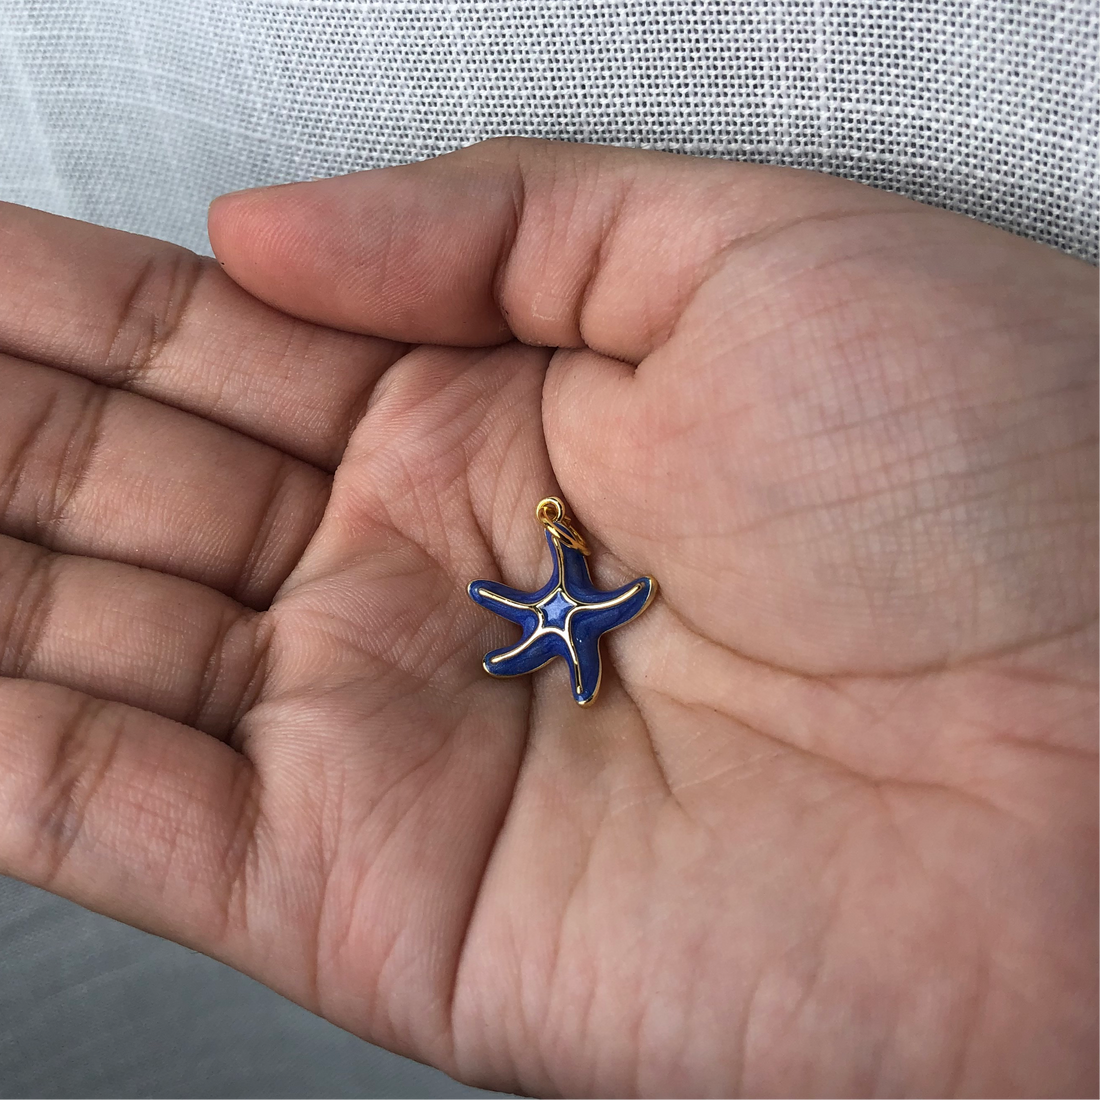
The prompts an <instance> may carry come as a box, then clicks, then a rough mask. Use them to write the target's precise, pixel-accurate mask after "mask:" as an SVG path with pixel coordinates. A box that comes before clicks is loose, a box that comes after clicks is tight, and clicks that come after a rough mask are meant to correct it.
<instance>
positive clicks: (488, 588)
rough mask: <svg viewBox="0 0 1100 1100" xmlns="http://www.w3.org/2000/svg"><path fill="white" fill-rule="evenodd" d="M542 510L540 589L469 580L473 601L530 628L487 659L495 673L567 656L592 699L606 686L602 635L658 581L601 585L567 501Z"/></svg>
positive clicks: (579, 688)
mask: <svg viewBox="0 0 1100 1100" xmlns="http://www.w3.org/2000/svg"><path fill="white" fill-rule="evenodd" d="M535 515H536V516H537V517H538V520H539V522H540V523H541V524H542V525H543V527H545V528H546V542H547V545H548V546H549V547H550V556H551V559H552V564H553V572H552V573H551V574H550V579H549V580H548V581H547V582H546V583H545V584H544V585H543V586H542V587H541V588H540V589H539V590H538V591H537V592H519V591H517V590H516V589H515V588H509V587H508V586H507V585H503V584H498V583H497V582H496V581H471V582H470V585H469V587H468V588H467V591H468V592H469V594H470V599H471V600H473V601H474V603H477V604H480V605H481V606H482V607H484V608H486V609H488V610H489V611H494V612H496V614H498V615H501V616H503V617H504V618H505V619H510V620H511V621H512V622H514V623H518V624H519V625H520V626H521V627H522V628H523V636H522V637H521V638H520V640H519V641H518V642H517V643H516V644H515V645H513V646H508V647H506V648H505V649H496V650H493V652H492V653H487V654H486V655H485V660H484V661H483V662H482V666H483V667H484V669H485V671H486V672H488V673H489V675H490V676H523V675H524V674H525V673H528V672H534V671H535V670H536V669H539V668H542V666H543V665H545V664H546V663H547V662H549V661H552V660H553V659H554V658H555V657H562V658H564V660H565V662H566V663H567V664H568V665H569V667H570V670H571V672H572V679H573V698H574V699H575V700H576V701H577V702H578V703H580V705H581V706H582V707H586V706H588V705H589V704H590V703H592V702H593V701H594V700H595V698H596V693H597V692H598V691H599V690H600V674H601V671H602V662H601V660H600V635H601V634H604V633H605V632H606V631H608V630H614V629H615V627H617V626H623V625H624V624H625V623H628V622H630V620H631V619H634V618H637V616H639V615H640V614H641V613H642V612H643V611H644V610H645V609H646V608H647V607H648V606H649V604H650V602H651V601H652V599H653V597H654V595H655V594H656V592H657V582H656V581H655V580H654V579H653V578H652V577H639V578H638V579H637V580H636V581H632V582H631V583H630V584H628V585H625V586H624V587H622V588H617V589H615V591H614V592H601V591H599V590H598V589H597V588H595V587H593V584H592V578H591V577H590V576H589V574H588V562H586V561H585V560H584V559H585V557H586V556H587V554H588V547H587V546H586V545H585V543H584V539H583V538H582V537H581V535H580V533H579V532H578V531H577V530H576V528H574V527H573V526H572V525H571V524H570V522H569V520H568V519H567V518H566V515H565V506H564V505H563V504H562V502H561V501H560V500H558V498H557V497H547V498H546V499H545V500H540V501H539V504H538V507H537V508H536V509H535Z"/></svg>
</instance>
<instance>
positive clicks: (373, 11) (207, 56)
mask: <svg viewBox="0 0 1100 1100" xmlns="http://www.w3.org/2000/svg"><path fill="white" fill-rule="evenodd" d="M1097 20H1098V16H1097V5H1096V4H1095V0H153V2H150V0H0V149H2V150H3V151H4V152H3V155H2V156H0V197H2V198H5V199H10V200H13V201H16V202H22V203H27V204H28V205H31V206H38V207H42V208H44V209H48V210H53V211H55V212H57V213H64V214H68V215H71V216H73V217H79V218H84V219H87V220H90V221H95V222H101V223H103V224H107V225H113V226H117V227H120V228H125V229H131V230H135V231H138V232H142V233H149V234H152V235H154V236H160V237H165V238H167V239H169V240H173V241H177V242H179V243H181V244H185V245H187V246H188V247H190V248H194V249H196V250H199V251H208V246H207V244H206V237H205V228H204V215H205V208H206V204H207V202H208V201H209V200H210V199H212V198H213V197H214V196H215V195H217V194H220V193H221V192H223V191H230V190H235V189H236V188H240V187H249V186H254V185H257V184H263V183H274V182H283V181H287V180H292V179H308V178H310V177H313V176H328V175H335V174H339V173H344V172H350V171H354V170H356V169H361V168H368V167H376V166H380V165H385V164H397V163H400V162H403V161H408V160H417V159H422V158H425V157H429V156H433V155H435V154H438V153H442V152H445V151H447V150H450V149H454V148H456V147H458V146H461V145H465V144H469V143H471V142H474V141H477V140H479V139H481V138H485V137H490V136H494V135H497V134H523V135H532V136H538V137H551V138H559V139H568V140H573V141H585V142H597V143H603V144H613V145H631V146H639V147H645V148H655V149H667V150H673V151H677V152H681V153H692V154H700V155H704V156H716V157H729V158H736V159H743V160H752V161H763V162H768V163H775V164H787V165H793V166H795V167H804V168H813V169H819V170H821V171H825V172H831V173H834V174H836V175H840V176H847V177H850V178H852V179H857V180H861V181H863V182H865V183H869V184H873V185H875V186H878V187H883V188H888V189H890V190H895V191H899V192H901V193H902V194H906V195H909V196H911V197H913V198H915V199H919V200H921V201H922V202H928V203H932V204H934V205H937V206H944V207H948V208H950V209H952V210H958V211H962V212H963V213H966V214H971V215H973V216H975V217H978V218H981V219H983V220H985V221H988V222H991V223H992V224H994V225H998V226H1002V227H1004V228H1006V229H1011V230H1013V231H1015V232H1018V233H1022V234H1024V235H1026V236H1030V237H1034V238H1036V239H1038V240H1042V241H1045V242H1047V243H1049V244H1051V245H1054V246H1055V247H1057V248H1060V249H1063V250H1065V251H1067V252H1071V253H1073V254H1075V255H1078V256H1084V257H1087V258H1089V259H1090V260H1092V261H1093V262H1095V260H1096V226H1095V219H1096V189H1097V182H1096V152H1097V113H1098V112H1097Z"/></svg>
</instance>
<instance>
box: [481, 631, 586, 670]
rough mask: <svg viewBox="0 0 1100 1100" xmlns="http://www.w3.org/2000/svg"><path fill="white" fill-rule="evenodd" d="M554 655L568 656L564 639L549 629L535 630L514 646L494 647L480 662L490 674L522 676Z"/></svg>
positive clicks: (539, 666)
mask: <svg viewBox="0 0 1100 1100" xmlns="http://www.w3.org/2000/svg"><path fill="white" fill-rule="evenodd" d="M555 657H565V658H566V659H567V660H568V658H569V647H568V646H567V645H566V642H565V639H564V638H563V637H562V636H561V635H560V634H556V633H553V632H551V631H536V632H535V633H533V634H531V636H530V637H527V638H523V639H522V640H521V641H519V642H518V643H517V644H516V645H514V646H508V647H506V648H504V649H496V650H494V651H493V652H492V653H487V654H486V655H485V660H484V661H483V662H482V665H483V667H484V668H485V671H486V672H488V673H489V675H490V676H523V675H524V674H525V673H528V672H534V671H535V669H537V668H542V666H543V665H544V664H546V662H547V661H550V660H553V658H555Z"/></svg>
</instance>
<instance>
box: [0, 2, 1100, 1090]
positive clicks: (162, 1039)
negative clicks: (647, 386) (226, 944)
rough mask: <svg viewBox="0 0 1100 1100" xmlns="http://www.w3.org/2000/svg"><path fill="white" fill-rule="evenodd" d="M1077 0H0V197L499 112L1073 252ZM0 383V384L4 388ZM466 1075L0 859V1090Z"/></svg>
mask: <svg viewBox="0 0 1100 1100" xmlns="http://www.w3.org/2000/svg"><path fill="white" fill-rule="evenodd" d="M1097 37H1098V15H1097V9H1096V5H1095V3H1094V0H583V2H582V0H423V2H406V0H354V2H353V0H0V199H6V200H9V201H14V202H20V203H25V204H28V205H30V206H35V207H40V208H42V209H46V210H51V211H54V212H56V213H60V214H66V215H69V216H71V217H76V218H82V219H85V220H88V221H93V222H98V223H100V224H104V225H110V226H115V227H117V228H121V229H128V230H131V231H135V232H140V233H147V234H151V235H153V236H157V237H162V238H165V239H167V240H172V241H176V242H177V243H180V244H183V245H186V246H187V247H190V248H193V249H195V250H196V251H200V252H207V253H208V252H209V245H208V242H207V239H206V230H205V213H206V206H207V203H208V202H209V200H210V199H212V198H213V197H214V196H215V195H218V194H221V193H222V192H225V191H231V190H235V189H237V188H241V187H251V186H257V185H260V184H266V183H276V182H284V181H287V180H294V179H308V178H311V177H315V176H328V175H334V174H339V173H344V172H350V171H355V170H357V169H362V168H370V167H377V166H381V165H388V164H397V163H402V162H405V161H409V160H416V159H422V158H425V157H429V156H434V155H436V154H438V153H442V152H446V151H448V150H450V149H454V148H457V147H459V146H462V145H467V144H470V143H472V142H475V141H477V140H480V139H482V138H486V137H491V136H495V135H499V134H520V135H530V136H537V137H549V138H557V139H564V140H570V141H583V142H596V143H603V144H612V145H629V146H636V147H641V148H653V149H665V150H670V151H675V152H680V153H686V154H695V155H702V156H710V157H725V158H730V159H740V160H750V161H758V162H766V163H773V164H785V165H790V166H794V167H802V168H811V169H817V170H820V171H824V172H830V173H833V174H835V175H839V176H845V177H848V178H851V179H856V180H860V181H862V182H864V183H868V184H872V185H874V186H876V187H882V188H886V189H889V190H893V191H897V192H900V193H902V194H905V195H909V196H911V197H912V198H915V199H918V200H920V201H923V202H927V203H931V204H933V205H937V206H942V207H946V208H948V209H952V210H957V211H960V212H962V213H965V214H969V215H972V216H974V217H977V218H980V219H982V220H984V221H987V222H990V223H992V224H993V225H997V226H1001V227H1003V228H1005V229H1008V230H1011V231H1013V232H1016V233H1020V234H1023V235H1025V236H1028V237H1032V238H1034V239H1036V240H1040V241H1043V242H1046V243H1047V244H1050V245H1052V246H1054V247H1055V248H1059V249H1062V250H1064V251H1066V252H1069V253H1071V254H1073V255H1076V256H1080V257H1083V258H1085V259H1088V260H1090V261H1091V262H1093V263H1095V262H1096V258H1097V235H1096V210H1097V194H1096V192H1097V174H1096V168H1097V164H1096V160H1097V119H1098V99H1097ZM2 399H3V395H2V394H0V400H2ZM428 1095H431V1096H452V1095H453V1096H476V1095H487V1094H482V1093H478V1092H477V1091H476V1090H472V1089H466V1088H464V1087H462V1086H459V1085H456V1084H454V1083H453V1082H450V1081H449V1080H448V1079H447V1078H445V1077H443V1076H442V1075H440V1074H435V1073H434V1072H433V1071H429V1070H427V1069H425V1068H424V1067H422V1066H418V1065H415V1064H414V1063H407V1062H405V1061H404V1060H400V1059H396V1058H395V1057H394V1056H392V1055H387V1054H385V1053H384V1052H381V1051H377V1050H376V1049H375V1048H372V1047H370V1046H368V1045H367V1044H364V1043H360V1042H358V1040H355V1039H353V1038H352V1037H350V1036H348V1035H347V1034H346V1033H345V1032H342V1031H339V1030H338V1029H336V1028H334V1027H331V1026H330V1025H328V1024H325V1023H323V1022H322V1021H320V1020H318V1019H316V1018H314V1017H311V1016H309V1015H308V1014H307V1013H305V1012H303V1011H301V1010H299V1009H296V1008H294V1006H291V1005H289V1004H288V1003H287V1002H286V1001H283V1000H282V999H281V998H279V997H277V996H276V995H275V994H273V993H270V992H269V991H267V990H264V989H263V988H262V987H260V986H258V985H256V983H254V982H251V981H250V980H249V979H247V978H244V977H242V976H241V975H238V974H236V973H234V972H232V971H230V970H228V969H227V968H225V967H222V966H220V964H217V963H214V962H211V961H210V960H208V959H204V958H203V957H201V956H198V955H195V954H194V953H192V952H188V951H185V950H184V949H183V948H180V947H177V946H176V945H174V944H169V943H167V942H165V941H161V940H156V939H154V938H153V937H150V936H146V935H144V934H142V933H140V932H136V931H134V930H132V929H126V928H124V927H122V926H121V925H118V924H116V923H115V922H112V921H108V920H106V919H105V918H102V917H98V916H96V915H94V914H91V913H88V912H85V911H83V910H80V909H78V908H77V907H75V906H72V905H70V904H69V903H67V902H63V901H60V900H59V899H56V898H52V897H50V896H49V895H46V894H43V893H41V892H40V891H37V890H32V889H31V888H29V887H25V886H22V885H20V884H17V883H14V882H11V881H10V880H2V879H0V1097H16V1096H113V1097H127V1096H148V1097H157V1096H193V1097H199V1096H222V1097H235V1096H242V1097H245V1096H271V1097H274V1096H302V1097H305V1096H333V1097H335V1096H428Z"/></svg>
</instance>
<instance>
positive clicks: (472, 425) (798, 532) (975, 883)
mask: <svg viewBox="0 0 1100 1100" xmlns="http://www.w3.org/2000/svg"><path fill="white" fill-rule="evenodd" d="M211 237H212V241H213V243H214V247H215V250H216V252H217V255H218V256H219V258H220V261H221V264H222V267H224V268H225V271H224V272H223V271H222V270H221V268H219V266H218V264H216V263H214V262H211V261H204V260H200V259H198V258H196V257H195V256H193V255H190V254H188V253H186V252H184V251H181V250H180V249H177V248H175V247H172V246H168V245H165V244H162V243H158V242H155V241H152V240H148V239H144V238H139V237H133V236H128V235H124V234H120V233H116V232H112V231H108V230H104V229H98V228H93V227H90V226H87V225H82V224H79V223H75V222H71V221H66V220H64V219H59V218H54V217H50V216H48V215H45V214H41V213H37V212H34V211H29V210H24V209H20V208H17V207H11V206H7V207H4V208H3V216H2V220H0V303H2V305H0V310H2V313H0V349H2V350H3V351H4V352H5V353H6V355H5V357H4V358H3V359H2V360H0V394H3V395H4V398H3V401H2V403H0V503H2V513H0V514H2V528H0V531H2V533H3V536H4V537H3V539H2V540H0V639H2V643H3V648H2V650H0V652H2V653H3V665H2V666H0V672H2V673H3V675H4V676H5V677H7V679H5V680H3V681H0V685H2V687H0V692H2V693H0V868H2V869H3V870H4V871H6V872H7V873H10V874H13V875H16V876H18V877H20V878H23V879H25V880H27V881H29V882H32V883H37V884H39V885H41V886H44V887H46V888H47V889H50V890H54V891H56V892H58V893H61V894H64V895H66V896H68V897H71V898H74V899H76V900H77V901H79V902H80V903H82V904H84V905H87V906H90V907H92V908H94V909H98V910H100V911H102V912H105V913H109V914H111V915H112V916H115V917H118V918H119V919H121V920H125V921H129V922H131V923H133V924H136V925H139V926H142V927H144V928H148V929H151V930H153V931H155V932H157V933H159V934H161V935H165V936H169V937H171V938H173V939H176V940H179V941H180V942H182V943H186V944H189V945H191V946H192V947H195V948H197V949H199V950H201V951H204V952H207V953H208V954H211V955H214V956H216V957H218V958H220V959H223V960H225V961H226V962H228V963H230V964H231V965H233V966H235V967H238V968H240V969H241V970H243V971H245V972H247V973H249V974H252V975H254V976H255V977H257V978H259V979H260V980H261V981H263V982H266V983H267V984H268V985H271V986H273V987H274V988H275V989H277V990H279V991H280V992H282V993H284V994H286V995H287V996H288V997H291V998H293V999H294V1000H296V1001H298V1002H299V1003H301V1004H303V1005H306V1006H307V1007H308V1008H310V1009H312V1010H313V1011H315V1012H319V1013H322V1014H323V1015H325V1016H327V1017H328V1018H329V1019H331V1020H333V1021H335V1022H336V1023H338V1024H339V1025H341V1026H342V1027H345V1028H348V1029H350V1030H352V1031H355V1032H357V1033H358V1034H360V1035H362V1036H365V1037H366V1038H369V1039H371V1040H373V1041H375V1042H378V1043H382V1044H384V1045H386V1046H388V1047H390V1048H393V1049H396V1050H399V1051H402V1052H404V1053H407V1054H411V1055H412V1056H414V1057H416V1058H419V1059H422V1060H425V1061H429V1062H432V1063H435V1064H436V1065H438V1066H440V1067H442V1068H443V1069H445V1070H447V1071H448V1072H450V1073H452V1074H455V1075H457V1076H459V1077H462V1078H464V1079H466V1080H469V1081H472V1082H475V1083H480V1084H483V1085H488V1086H493V1087H496V1088H507V1089H521V1090H526V1091H530V1092H534V1093H552V1092H560V1093H563V1094H566V1095H574V1096H588V1095H597V1094H607V1095H624V1094H628V1093H642V1094H653V1095H665V1096H667V1095H678V1094H684V1095H689V1096H703V1095H718V1094H730V1093H737V1092H740V1093H744V1094H746V1095H754V1096H755V1095H810V1094H813V1095H862V1094H871V1093H877V1094H888V1095H898V1094H905V1095H925V1096H934V1095H945V1094H970V1095H974V1094H986V1095H1058V1096H1068V1095H1077V1094H1081V1095H1087V1094H1088V1092H1089V1090H1091V1089H1095V1087H1096V1084H1095V1014H1096V1003H1095V978H1096V923H1095V922H1096V875H1095V871H1096V827H1095V826H1096V821H1095V807H1096V770H1095V750H1096V744H1095V713H1096V712H1095V707H1096V694H1095V672H1096V635H1095V631H1094V622H1095V601H1096V594H1095V561H1096V538H1095V530H1096V514H1095V512H1096V509H1095V499H1096V486H1095V471H1096V453H1095V446H1096V444H1095V434H1094V433H1095V407H1094V406H1095V379H1094V374H1095V363H1094V360H1095V351H1096V326H1095V308H1094V303H1095V295H1096V273H1095V271H1094V270H1093V269H1091V268H1090V267H1088V266H1087V265H1085V264H1083V263H1080V262H1078V261H1075V260H1072V259H1070V258H1067V257H1066V256H1063V255H1060V254H1058V253H1056V252H1054V251H1052V250H1050V249H1048V248H1045V247H1043V246H1040V245H1038V244H1034V243H1031V242H1027V241H1024V240H1021V239H1019V238H1015V237H1012V236H1010V235H1008V234H1006V233H1003V232H1001V231H998V230H995V229H992V228H990V227H988V226H985V225H982V224H979V223H977V222H974V221H971V220H969V219H966V218H963V217H960V216H957V215H953V214H948V213H944V212H940V211H936V210H932V209H929V208H927V207H923V206H920V205H917V204H915V203H912V202H910V201H908V200H905V199H902V198H900V197H898V196H894V195H889V194H885V193H882V192H879V191H875V190H871V189H868V188H865V187H862V186H860V185H857V184H854V183H849V182H843V181H838V180H835V179H831V178H829V177H825V176H819V175H816V174H812V173H807V172H798V171H791V170H785V169H777V168H769V167H758V166H750V165H741V164H732V163H726V162H723V161H714V160H704V159H696V158H689V157H679V156H673V155H668V154H658V153H649V152H638V151H627V150H616V149H610V148H599V147H585V146H576V145H569V144H556V143H549V142H536V141H526V140H500V141H492V142H488V143H485V144H483V145H480V146H477V147H473V148H470V149H466V150H463V151H460V152H457V153H454V154H451V155H448V156H445V157H440V158H437V159H435V160H432V161H427V162H424V163H420V164H413V165H408V166H403V167H399V168H391V169H385V170H379V171H373V172H367V173H360V174H357V175H353V176H349V177H345V178H341V179H333V180H327V181H323V182H318V183H312V184H295V185H290V186H285V187H280V188H274V189H270V190H263V191H258V192H252V193H241V194H236V195H233V196H230V197H227V198H225V199H223V200H220V201H219V202H218V203H216V204H215V206H214V208H213V210H212V214H211ZM226 272H227V273H228V274H226ZM234 280H235V282H234ZM237 284H240V286H238V285H237ZM241 287H243V288H244V290H242V289H240V288H241ZM245 291H248V292H251V295H255V296H257V297H258V298H259V299H262V300H263V301H264V302H267V303H270V305H264V304H261V302H259V301H257V300H256V299H255V298H253V297H251V296H250V295H249V294H246V293H245ZM271 307H275V308H271ZM280 311H285V312H280ZM288 314H289V315H290V316H288ZM554 492H557V493H559V494H560V495H562V496H563V497H564V498H565V500H566V501H567V502H568V504H569V506H570V510H571V512H572V514H573V516H574V517H575V518H576V520H577V521H578V523H579V525H580V526H581V528H582V529H583V531H584V532H585V534H586V536H587V538H588V540H589V542H590V544H592V545H593V547H594V553H593V557H592V562H593V576H594V578H595V580H596V582H597V584H598V585H599V586H600V587H603V588H610V587H613V586H615V585H617V584H620V583H623V582H625V581H626V580H629V579H631V578H633V577H635V576H637V575H639V574H643V573H650V574H652V575H653V576H655V577H656V578H657V580H658V581H659V584H660V594H659V596H658V598H657V600H656V602H655V603H654V604H653V606H652V607H650V609H649V610H648V611H647V612H646V613H645V615H643V616H642V617H641V618H639V619H638V620H636V621H635V622H634V623H632V624H631V625H629V626H627V627H626V628H624V629H622V630H620V631H618V632H616V633H614V634H611V635H608V636H607V637H606V638H605V639H604V654H605V661H604V664H605V668H604V685H603V691H602V694H601V697H600V699H599V701H598V702H597V703H596V705H595V706H594V707H593V708H592V709H590V710H582V709H580V708H578V707H577V706H576V705H575V704H574V702H573V700H572V698H571V695H570V690H569V685H568V679H567V673H566V670H565V668H564V667H563V665H562V663H561V662H560V661H559V662H555V663H554V664H553V665H552V666H551V667H548V668H547V669H545V670H543V671H541V672H539V673H537V674H535V675H534V676H533V677H524V678H522V679H518V680H508V681H495V680H492V679H490V678H489V677H487V676H486V675H485V673H484V672H483V671H482V670H481V667H480V661H481V658H482V656H483V655H484V654H485V652H486V651H487V650H489V649H492V648H495V647H499V646H502V645H504V644H506V643H507V642H508V641H509V640H511V639H514V637H515V636H516V635H515V628H514V627H510V626H509V624H507V623H505V622H503V621H502V620H500V619H498V618H497V617H496V616H493V615H491V614H489V613H487V612H486V611H484V610H483V609H481V608H479V607H477V606H475V605H474V604H473V603H472V602H471V601H470V600H469V599H468V597H467V595H466V591H465V589H466V584H467V583H468V582H469V581H470V580H472V579H474V578H498V579H502V580H504V581H505V582H506V583H508V584H512V585H514V586H516V587H525V588H530V587H535V586H537V585H538V584H539V583H541V582H542V581H543V580H544V579H545V577H546V575H547V571H548V561H547V557H546V553H545V549H546V548H545V544H544V542H543V538H542V534H541V528H540V527H539V526H538V524H537V523H536V521H535V519H534V506H535V503H536V502H537V501H538V500H539V498H540V497H543V496H545V495H547V494H549V493H554Z"/></svg>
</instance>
